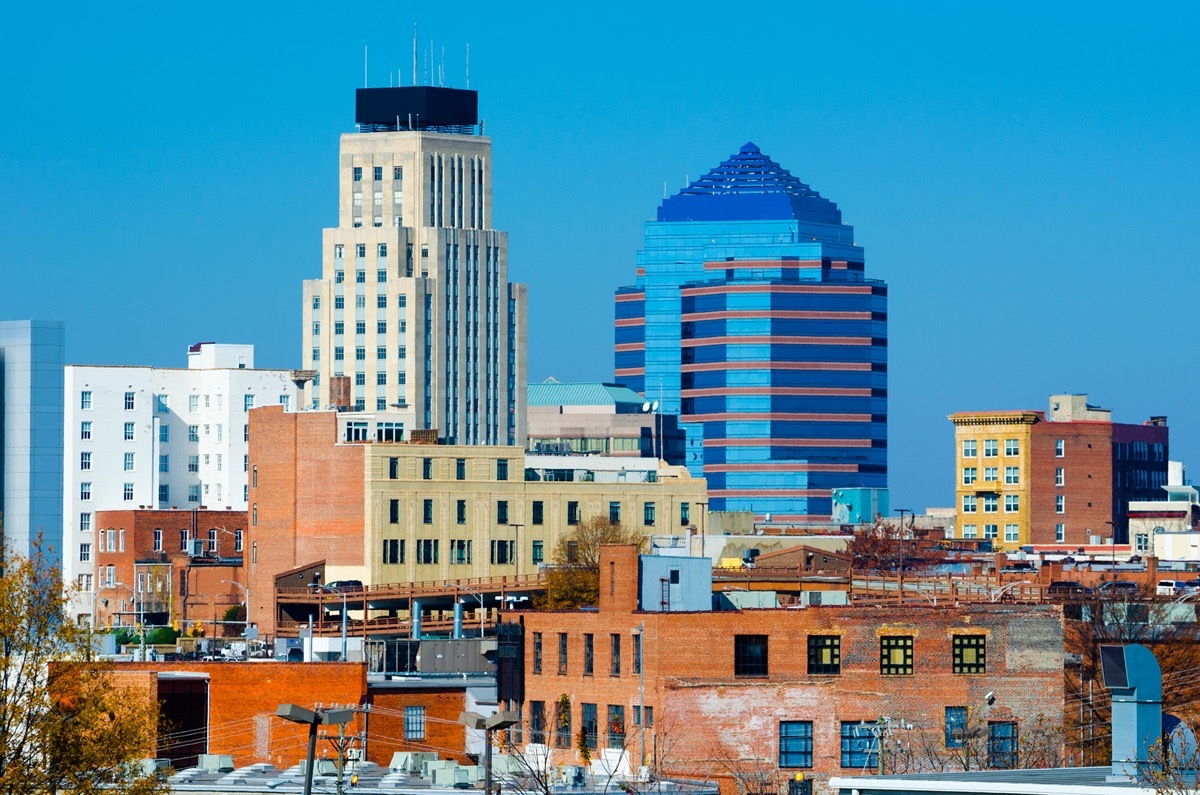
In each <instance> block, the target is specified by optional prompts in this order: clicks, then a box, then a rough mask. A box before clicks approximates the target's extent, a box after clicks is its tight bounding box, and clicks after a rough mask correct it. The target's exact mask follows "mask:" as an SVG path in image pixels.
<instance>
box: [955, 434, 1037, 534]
mask: <svg viewBox="0 0 1200 795" xmlns="http://www.w3.org/2000/svg"><path fill="white" fill-rule="evenodd" d="M949 419H950V421H951V422H952V423H954V456H955V470H954V475H955V483H956V486H955V501H956V503H957V508H956V515H957V520H956V523H955V524H956V526H955V528H954V530H955V532H954V537H955V538H964V539H988V540H991V541H992V542H993V545H994V547H995V548H996V549H1015V548H1017V547H1018V546H1020V545H1021V544H1028V543H1029V537H1030V522H1029V515H1030V508H1031V505H1032V492H1031V484H1032V469H1033V467H1032V447H1033V445H1032V442H1033V426H1034V425H1035V424H1036V423H1038V422H1040V421H1042V417H1041V416H1040V415H1039V414H1038V412H1034V411H964V412H959V413H956V414H951V415H950V417H949Z"/></svg>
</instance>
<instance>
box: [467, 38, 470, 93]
mask: <svg viewBox="0 0 1200 795" xmlns="http://www.w3.org/2000/svg"><path fill="white" fill-rule="evenodd" d="M470 87H471V42H469V41H468V42H467V88H470Z"/></svg>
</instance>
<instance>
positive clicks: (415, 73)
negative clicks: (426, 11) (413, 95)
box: [413, 22, 417, 86]
mask: <svg viewBox="0 0 1200 795" xmlns="http://www.w3.org/2000/svg"><path fill="white" fill-rule="evenodd" d="M416 84H417V23H416V22H414V23H413V85H414V86H415V85H416Z"/></svg>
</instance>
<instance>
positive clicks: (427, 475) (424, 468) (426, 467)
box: [421, 458, 433, 480]
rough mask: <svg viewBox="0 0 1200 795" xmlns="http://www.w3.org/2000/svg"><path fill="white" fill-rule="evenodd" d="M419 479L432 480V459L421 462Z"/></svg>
mask: <svg viewBox="0 0 1200 795" xmlns="http://www.w3.org/2000/svg"><path fill="white" fill-rule="evenodd" d="M421 477H422V478H424V479H425V480H431V479H432V478H433V459H432V458H425V459H422V460H421Z"/></svg>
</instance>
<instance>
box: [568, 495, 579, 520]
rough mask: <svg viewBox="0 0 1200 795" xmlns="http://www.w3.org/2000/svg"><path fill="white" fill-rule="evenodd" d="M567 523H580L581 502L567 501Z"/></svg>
mask: <svg viewBox="0 0 1200 795" xmlns="http://www.w3.org/2000/svg"><path fill="white" fill-rule="evenodd" d="M567 524H571V525H575V524H579V503H578V502H576V501H575V500H569V501H568V502H567Z"/></svg>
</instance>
